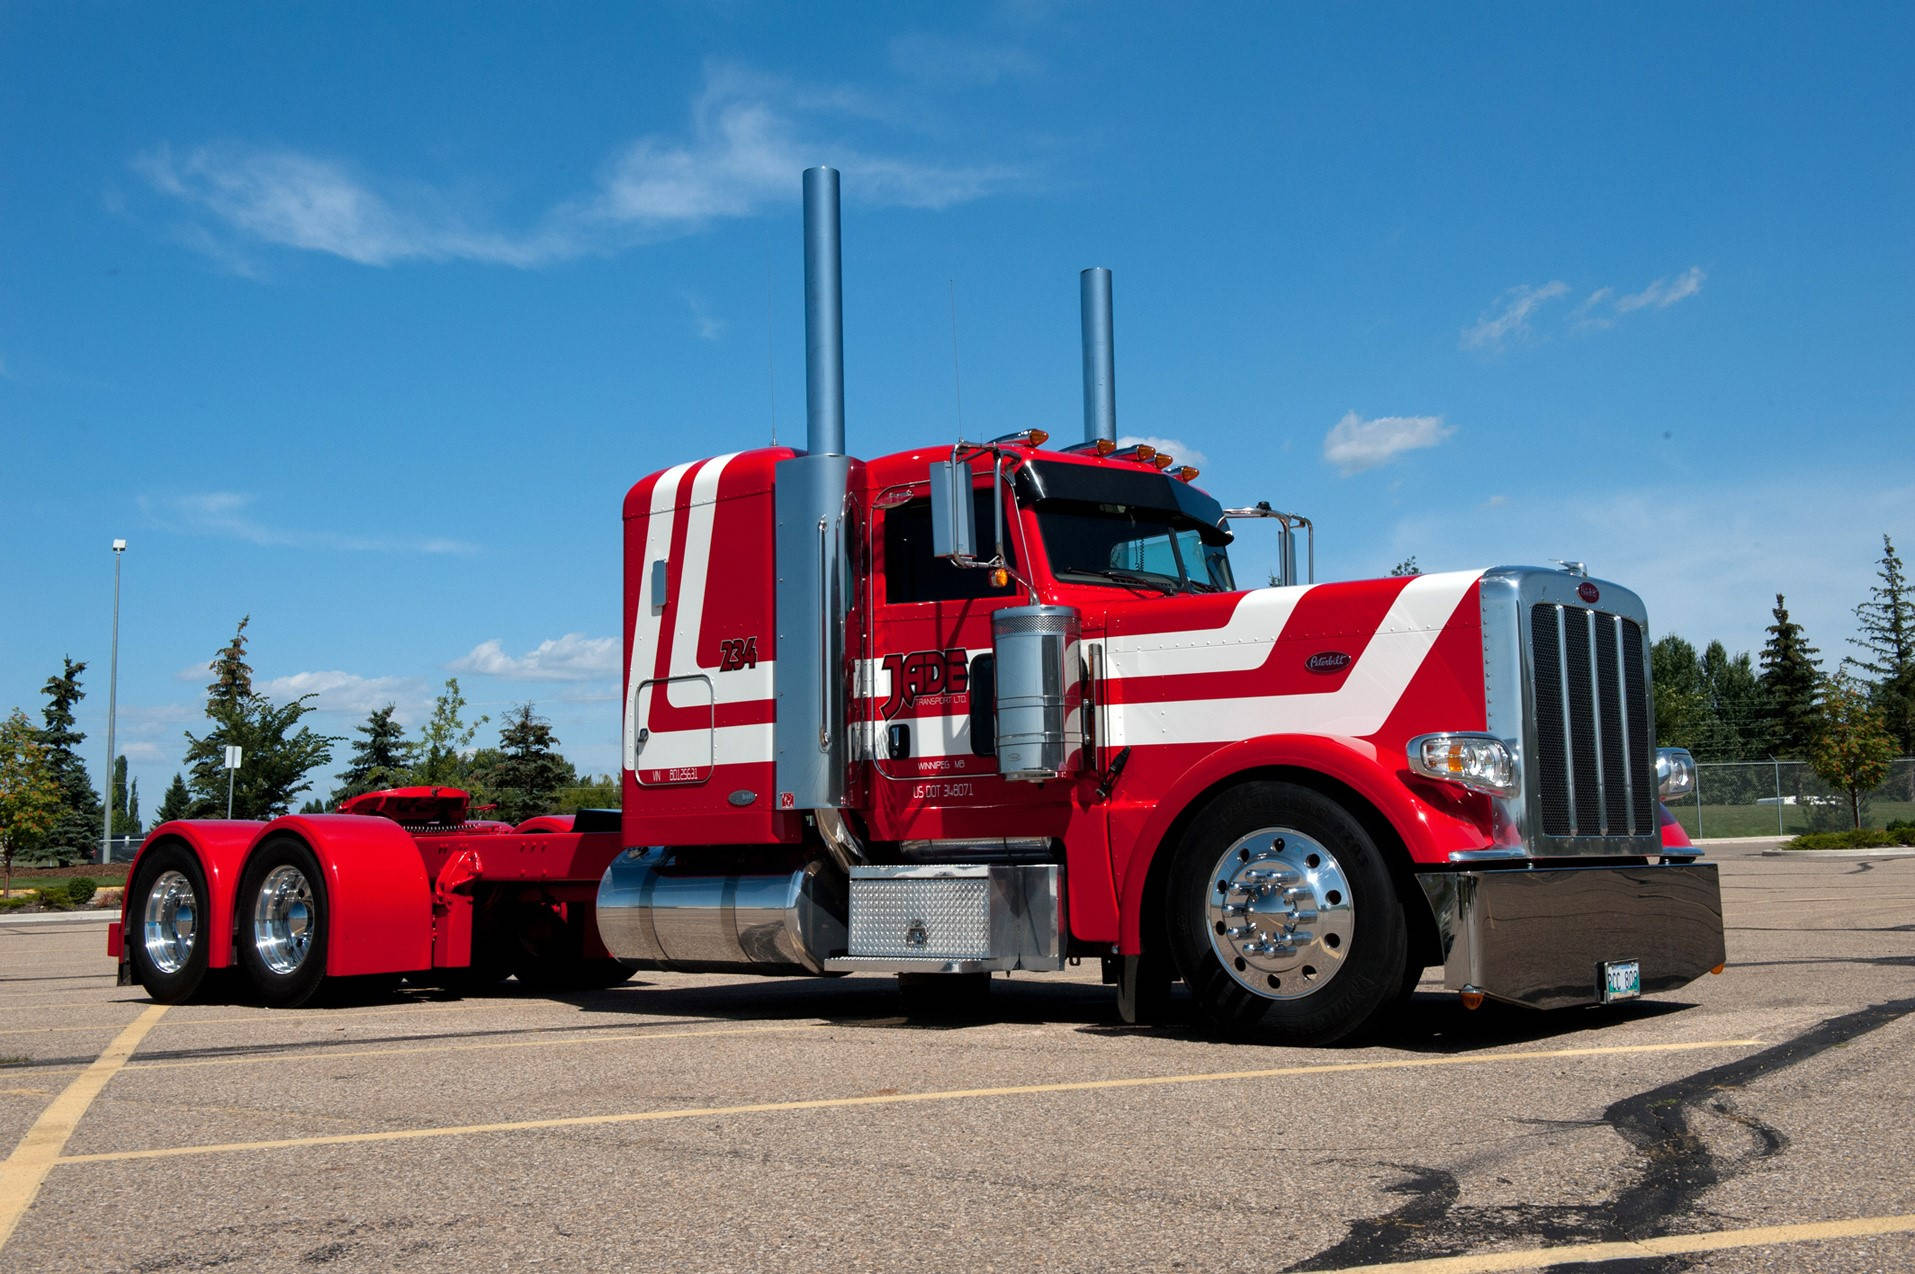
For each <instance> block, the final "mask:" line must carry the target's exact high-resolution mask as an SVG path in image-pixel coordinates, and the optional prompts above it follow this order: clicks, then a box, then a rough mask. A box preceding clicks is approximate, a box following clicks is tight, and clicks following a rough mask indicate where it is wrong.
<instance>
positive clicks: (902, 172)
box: [133, 65, 1018, 273]
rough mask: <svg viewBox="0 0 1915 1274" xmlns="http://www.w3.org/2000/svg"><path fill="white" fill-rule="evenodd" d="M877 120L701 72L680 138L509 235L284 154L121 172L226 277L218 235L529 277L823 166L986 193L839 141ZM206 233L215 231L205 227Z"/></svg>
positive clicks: (865, 183)
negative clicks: (484, 267)
mask: <svg viewBox="0 0 1915 1274" xmlns="http://www.w3.org/2000/svg"><path fill="white" fill-rule="evenodd" d="M884 115H885V112H884V110H883V109H882V108H881V107H879V106H877V105H875V104H874V103H873V102H871V101H869V100H867V99H865V98H863V97H861V96H859V95H858V94H856V93H853V92H850V91H848V90H843V89H832V88H825V89H816V88H810V87H807V86H803V85H800V84H797V83H794V82H792V81H788V80H783V79H777V78H774V77H769V76H764V75H760V74H758V73H755V72H752V71H749V70H746V69H743V68H737V67H727V66H722V65H720V66H713V67H710V68H707V71H706V76H705V83H704V86H703V88H702V89H701V90H700V92H699V93H698V95H697V96H696V98H694V99H693V101H692V103H691V119H690V124H689V127H688V128H687V130H686V131H685V132H684V133H683V134H680V135H671V136H667V135H664V134H652V135H648V136H644V137H640V138H638V139H637V140H635V141H633V142H630V143H628V144H627V145H625V146H624V147H622V148H621V149H620V150H619V151H618V152H617V153H616V154H614V155H612V156H611V157H610V158H609V159H608V160H607V161H606V163H605V166H604V168H603V170H602V171H601V173H600V174H599V178H598V181H597V183H596V186H595V188H593V189H592V190H589V191H587V192H585V193H583V194H581V195H579V196H576V197H574V198H572V199H569V200H566V201H564V202H561V203H558V204H555V205H554V206H552V207H551V208H549V209H547V210H546V211H545V212H544V213H542V214H540V215H539V216H537V217H535V218H534V219H533V220H532V221H531V223H530V224H529V225H526V226H523V227H520V228H500V227H498V226H497V225H495V224H494V218H493V216H492V215H491V214H490V212H489V210H487V209H485V208H480V207H472V206H468V204H467V203H465V202H462V201H460V200H456V199H454V198H452V197H450V196H448V195H447V194H445V193H444V192H442V191H440V190H438V189H435V188H433V187H431V186H429V185H427V184H425V183H422V182H418V181H408V180H397V179H391V178H382V177H378V176H374V175H372V174H368V173H365V172H363V171H361V170H360V169H359V168H358V167H357V166H356V165H354V164H352V163H350V162H348V161H345V160H341V159H335V158H328V157H325V156H320V155H313V154H307V153H304V152H300V151H296V150H292V149H290V148H286V147H275V146H255V145H246V144H242V143H236V142H219V143H209V144H205V145H200V146H194V147H191V148H188V149H186V150H184V151H181V152H179V153H175V151H174V150H173V148H172V147H171V146H168V145H164V144H162V145H159V146H156V147H154V148H153V149H151V150H149V151H147V152H145V153H144V154H142V155H140V156H139V157H138V158H137V159H135V161H134V163H133V167H134V169H135V170H136V171H137V172H139V173H140V174H141V175H142V176H144V177H145V178H146V180H147V182H148V184H149V185H151V187H152V188H153V189H154V190H155V191H157V192H159V193H160V194H162V195H164V196H167V197H168V198H170V199H172V200H175V201H177V202H179V203H181V204H183V205H186V206H187V207H189V208H191V209H193V210H194V211H195V212H196V213H198V214H199V215H200V217H201V220H200V221H198V222H194V223H189V224H188V225H186V226H184V227H181V228H180V229H179V231H178V233H179V236H180V238H181V239H182V241H183V242H186V243H187V244H188V245H189V246H194V247H197V248H198V249H199V250H201V251H204V252H207V253H208V254H209V255H211V256H213V257H215V259H218V260H220V261H222V262H223V263H224V264H226V265H227V266H228V268H232V269H235V270H237V271H239V272H241V273H256V271H257V267H256V266H255V265H253V264H252V263H251V261H250V259H249V258H247V257H246V256H245V254H244V253H241V252H239V251H237V250H236V249H235V248H234V247H233V245H232V243H230V242H229V239H230V238H233V237H237V238H238V239H241V240H245V241H255V242H261V243H267V244H274V245H278V246H281V247H288V248H295V249H299V250H302V251H308V252H321V253H327V254H330V255H333V256H337V257H341V258H343V259H345V260H347V261H353V262H356V263H358V264H361V265H372V266H389V265H394V264H397V263H399V262H403V261H452V260H459V261H478V262H484V263H488V264H494V265H506V266H516V267H522V268H523V267H531V266H537V265H541V264H545V263H547V262H551V261H558V260H566V259H570V258H574V257H578V256H583V255H586V254H588V253H595V252H606V251H612V250H615V249H618V248H621V247H625V246H628V245H630V244H632V243H636V242H644V241H648V240H656V239H660V238H665V237H669V236H672V235H679V234H684V233H688V232H690V231H693V230H696V229H698V228H700V227H702V226H704V225H706V224H709V223H710V222H712V221H714V220H719V219H723V218H734V217H747V216H752V215H755V214H757V213H758V212H760V211H762V210H764V209H766V208H768V207H788V206H789V205H790V204H791V203H793V202H794V201H795V199H796V197H797V194H798V189H799V186H798V174H799V172H800V171H801V170H803V169H804V168H806V167H808V166H810V165H812V164H815V163H817V162H819V160H820V158H821V157H829V158H830V159H831V161H832V162H833V163H835V164H836V165H838V166H839V167H840V168H841V169H842V170H843V171H844V172H846V173H849V174H850V177H849V178H848V179H847V182H846V194H847V197H849V198H851V199H855V200H858V201H861V202H865V203H869V204H889V205H897V206H903V207H912V208H943V207H947V206H949V205H951V204H955V203H961V202H964V201H966V200H971V199H977V198H980V197H982V196H984V195H986V194H989V193H992V192H994V191H996V190H999V189H1002V188H1004V187H1005V186H1007V185H1008V184H1010V183H1011V182H1012V181H1013V180H1015V179H1016V178H1017V176H1018V174H1017V172H1016V171H1015V170H1014V169H1012V168H1009V167H1006V166H1003V165H964V164H952V163H945V162H941V161H939V160H937V159H932V158H917V157H913V156H910V155H907V154H905V153H903V152H902V151H899V150H895V149H888V148H879V149H870V148H866V147H864V146H861V145H860V144H858V143H857V142H855V141H853V140H851V139H849V138H848V137H847V136H845V133H846V131H847V130H848V129H854V128H855V127H856V126H858V125H863V126H866V127H867V128H871V127H875V128H877V129H879V130H885V129H887V128H888V127H889V125H888V123H887V121H886V120H885V118H884ZM211 226H217V227H218V228H219V229H220V231H222V232H223V236H222V234H215V233H214V231H213V230H212V229H211V228H210V227H211Z"/></svg>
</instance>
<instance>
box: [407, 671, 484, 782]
mask: <svg viewBox="0 0 1915 1274" xmlns="http://www.w3.org/2000/svg"><path fill="white" fill-rule="evenodd" d="M465 706H466V705H465V696H464V695H463V694H460V693H459V679H458V678H457V677H447V678H446V684H445V689H444V690H443V691H441V692H440V693H439V697H438V698H437V699H435V700H433V703H432V716H431V718H430V719H429V720H427V722H426V724H425V728H424V729H423V730H421V731H420V732H419V743H418V756H419V763H418V764H417V766H415V767H414V769H413V773H412V779H413V782H415V783H419V784H422V785H425V786H429V787H459V786H461V785H462V784H463V783H464V782H465V779H466V769H467V765H466V761H465V750H466V749H467V748H468V747H470V746H471V745H472V740H473V738H474V737H475V736H476V735H477V734H478V733H479V727H480V726H482V725H484V724H485V723H486V721H487V720H488V719H489V718H487V717H483V716H481V717H480V718H479V719H478V720H476V721H474V722H473V723H472V724H471V725H467V724H466V723H465V720H464V713H465Z"/></svg>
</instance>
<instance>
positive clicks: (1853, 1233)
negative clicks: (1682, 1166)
mask: <svg viewBox="0 0 1915 1274" xmlns="http://www.w3.org/2000/svg"><path fill="white" fill-rule="evenodd" d="M1911 1231H1915V1214H1904V1215H1902V1216H1872V1217H1858V1218H1857V1219H1855V1220H1853V1221H1811V1222H1808V1223H1807V1224H1803V1225H1760V1226H1755V1227H1753V1228H1751V1229H1747V1230H1717V1231H1715V1232H1713V1233H1710V1234H1667V1235H1663V1236H1662V1237H1660V1238H1654V1239H1637V1240H1635V1241H1633V1242H1631V1241H1623V1242H1619V1243H1578V1244H1573V1245H1566V1246H1563V1247H1537V1248H1525V1249H1523V1250H1522V1251H1518V1252H1478V1253H1474V1254H1472V1255H1469V1256H1438V1257H1431V1258H1429V1259H1428V1260H1422V1261H1397V1262H1394V1263H1392V1264H1387V1265H1350V1266H1345V1267H1343V1268H1342V1269H1339V1270H1337V1271H1336V1272H1335V1274H1495V1271H1499V1270H1535V1269H1542V1268H1544V1267H1546V1266H1550V1265H1563V1264H1568V1263H1571V1262H1574V1263H1576V1264H1583V1263H1585V1262H1587V1263H1592V1264H1593V1263H1595V1262H1598V1261H1621V1260H1628V1259H1635V1260H1641V1259H1643V1258H1644V1257H1651V1256H1692V1255H1694V1254H1696V1253H1699V1252H1725V1251H1728V1250H1730V1249H1732V1248H1742V1247H1769V1246H1771V1245H1773V1244H1778V1243H1814V1242H1817V1241H1818V1240H1826V1239H1865V1238H1870V1237H1873V1236H1875V1235H1880V1234H1907V1233H1909V1232H1911Z"/></svg>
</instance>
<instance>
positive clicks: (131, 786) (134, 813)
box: [113, 752, 140, 839]
mask: <svg viewBox="0 0 1915 1274" xmlns="http://www.w3.org/2000/svg"><path fill="white" fill-rule="evenodd" d="M139 834H140V789H139V780H138V779H135V780H133V781H132V782H131V783H129V782H127V778H126V753H124V752H122V753H120V755H118V756H116V757H114V758H113V835H114V838H115V839H118V838H119V837H121V836H138V835H139Z"/></svg>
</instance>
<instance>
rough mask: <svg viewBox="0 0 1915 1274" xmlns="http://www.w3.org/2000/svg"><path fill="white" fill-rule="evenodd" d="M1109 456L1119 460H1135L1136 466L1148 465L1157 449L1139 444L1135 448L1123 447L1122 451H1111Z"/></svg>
mask: <svg viewBox="0 0 1915 1274" xmlns="http://www.w3.org/2000/svg"><path fill="white" fill-rule="evenodd" d="M1110 454H1111V455H1112V456H1114V457H1116V458H1117V459H1119V460H1135V461H1136V462H1137V463H1138V464H1149V463H1150V462H1151V459H1152V458H1153V457H1155V456H1156V454H1157V448H1155V447H1153V446H1151V445H1150V444H1149V443H1145V442H1140V443H1138V444H1136V445H1135V446H1132V447H1125V448H1124V449H1123V450H1122V451H1113V452H1111V453H1110Z"/></svg>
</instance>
